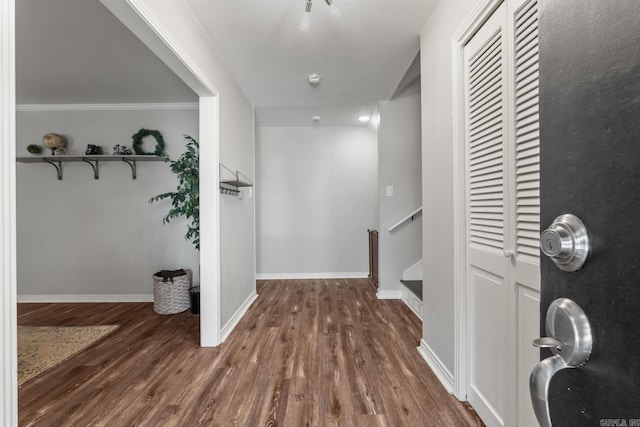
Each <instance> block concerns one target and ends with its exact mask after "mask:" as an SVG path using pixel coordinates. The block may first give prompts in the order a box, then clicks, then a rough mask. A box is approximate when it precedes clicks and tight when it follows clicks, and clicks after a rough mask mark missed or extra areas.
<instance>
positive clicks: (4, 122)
mask: <svg viewBox="0 0 640 427" xmlns="http://www.w3.org/2000/svg"><path fill="white" fill-rule="evenodd" d="M15 23H16V21H15V0H0V180H1V182H2V184H0V185H1V188H0V195H1V196H0V197H1V199H2V200H1V201H0V203H1V205H0V216H2V231H1V232H0V252H1V255H0V257H1V261H0V262H2V267H1V268H0V276H1V279H0V286H2V289H1V290H0V304H1V305H2V307H1V311H0V328H1V329H0V334H2V354H0V381H2V385H1V386H0V402H1V403H0V423H2V425H5V426H16V425H18V362H17V354H18V344H17V336H16V335H17V326H16V324H17V310H16V307H17V305H16V182H15V179H16V169H15V167H16V160H15V159H16V97H15V96H16V94H15V88H16V78H15V77H16V76H15V62H16V61H15V58H16V57H15Z"/></svg>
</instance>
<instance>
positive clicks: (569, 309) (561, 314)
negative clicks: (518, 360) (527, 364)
mask: <svg viewBox="0 0 640 427" xmlns="http://www.w3.org/2000/svg"><path fill="white" fill-rule="evenodd" d="M546 331H547V336H546V337H543V338H538V339H536V340H534V341H533V345H534V346H536V347H545V348H549V349H550V350H551V353H552V354H553V355H552V356H551V357H548V358H546V359H544V360H543V361H541V362H540V363H538V365H537V366H536V367H535V368H534V369H533V371H532V372H531V376H530V378H529V390H530V392H531V403H532V404H533V411H534V412H535V414H536V418H537V419H538V423H540V426H541V427H552V424H551V414H550V413H549V384H550V383H551V378H553V376H554V375H555V374H556V373H558V372H559V371H561V370H563V369H568V368H579V367H580V366H582V365H584V364H585V363H586V362H587V360H589V356H590V355H591V349H592V346H593V336H592V335H591V324H590V323H589V319H587V316H586V315H585V313H584V311H583V310H582V308H580V306H579V305H578V304H576V303H575V302H574V301H572V300H570V299H568V298H558V299H556V300H555V301H553V302H552V303H551V305H550V306H549V309H548V310H547V318H546Z"/></svg>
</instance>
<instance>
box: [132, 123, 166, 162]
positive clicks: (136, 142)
mask: <svg viewBox="0 0 640 427" xmlns="http://www.w3.org/2000/svg"><path fill="white" fill-rule="evenodd" d="M145 136H152V137H153V138H154V139H155V140H156V149H155V150H154V152H153V153H145V152H144V151H142V138H144V137H145ZM132 138H133V151H135V152H136V154H142V155H146V156H152V155H156V156H164V139H162V134H161V133H160V132H158V131H157V130H149V129H140V130H139V131H138V133H136V134H135V135H133V137H132Z"/></svg>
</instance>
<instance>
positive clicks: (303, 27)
mask: <svg viewBox="0 0 640 427" xmlns="http://www.w3.org/2000/svg"><path fill="white" fill-rule="evenodd" d="M324 1H325V3H327V6H329V12H330V13H331V15H332V16H334V17H336V18H339V17H340V16H341V15H342V11H341V10H340V8H338V6H336V5H334V4H333V0H324ZM312 7H313V3H312V0H307V4H306V5H305V7H304V13H303V14H302V17H301V18H300V24H298V29H299V30H300V31H303V32H305V33H306V32H308V31H309V30H310V29H311V8H312Z"/></svg>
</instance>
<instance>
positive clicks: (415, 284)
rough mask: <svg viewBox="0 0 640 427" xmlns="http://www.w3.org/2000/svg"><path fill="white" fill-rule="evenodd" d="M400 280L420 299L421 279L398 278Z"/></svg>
mask: <svg viewBox="0 0 640 427" xmlns="http://www.w3.org/2000/svg"><path fill="white" fill-rule="evenodd" d="M400 282H401V283H402V284H403V285H405V286H406V287H407V288H408V289H409V290H410V291H411V292H413V293H414V294H415V295H416V296H417V297H418V298H420V301H422V280H400Z"/></svg>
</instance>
